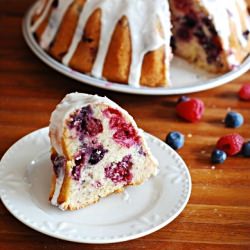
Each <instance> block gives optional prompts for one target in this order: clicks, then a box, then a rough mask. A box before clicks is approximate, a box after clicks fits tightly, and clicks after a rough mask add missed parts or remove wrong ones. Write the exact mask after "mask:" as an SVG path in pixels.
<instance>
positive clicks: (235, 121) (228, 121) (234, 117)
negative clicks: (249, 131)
mask: <svg viewBox="0 0 250 250" xmlns="http://www.w3.org/2000/svg"><path fill="white" fill-rule="evenodd" d="M243 123H244V118H243V116H242V115H241V114H240V113H237V112H229V113H227V115H226V118H225V125H226V127H228V128H238V127H240V126H241V125H242V124H243Z"/></svg>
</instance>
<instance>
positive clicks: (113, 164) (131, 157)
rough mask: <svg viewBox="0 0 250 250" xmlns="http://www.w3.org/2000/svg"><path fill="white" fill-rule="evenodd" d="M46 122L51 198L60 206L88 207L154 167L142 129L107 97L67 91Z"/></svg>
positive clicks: (139, 179) (141, 178) (140, 179)
mask: <svg viewBox="0 0 250 250" xmlns="http://www.w3.org/2000/svg"><path fill="white" fill-rule="evenodd" d="M50 122H51V123H50V133H49V135H50V139H51V144H52V150H51V160H52V163H53V169H54V171H53V177H52V186H51V193H50V201H51V203H52V204H53V205H55V206H59V208H61V209H62V210H76V209H80V208H83V207H86V206H88V205H90V204H93V203H95V202H97V201H98V200H99V199H100V198H101V197H105V196H107V195H109V194H112V193H114V192H120V191H123V189H124V187H125V186H128V185H139V184H141V183H143V182H145V181H146V180H147V179H148V178H149V177H151V176H153V175H156V173H157V169H158V163H157V161H156V159H155V158H154V157H153V156H152V154H151V153H150V150H149V148H148V147H147V145H146V142H145V140H144V138H143V133H142V130H140V129H138V127H137V125H136V123H135V121H134V120H133V118H132V117H131V116H130V115H129V114H128V113H127V112H126V111H125V110H124V109H122V108H121V107H119V106H118V105H117V104H115V103H114V102H112V101H111V100H109V99H108V98H106V97H99V96H97V95H95V96H92V95H87V94H80V93H72V94H68V95H67V96H66V97H65V98H64V99H63V100H62V102H61V103H60V104H59V105H58V106H57V107H56V109H55V111H54V112H53V113H52V115H51V121H50Z"/></svg>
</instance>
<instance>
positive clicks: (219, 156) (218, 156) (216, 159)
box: [211, 149, 227, 164]
mask: <svg viewBox="0 0 250 250" xmlns="http://www.w3.org/2000/svg"><path fill="white" fill-rule="evenodd" d="M226 159H227V154H226V153H225V152H224V151H222V150H219V149H215V150H214V151H213V152H212V156H211V161H212V163H214V164H219V163H223V162H224V161H225V160H226Z"/></svg>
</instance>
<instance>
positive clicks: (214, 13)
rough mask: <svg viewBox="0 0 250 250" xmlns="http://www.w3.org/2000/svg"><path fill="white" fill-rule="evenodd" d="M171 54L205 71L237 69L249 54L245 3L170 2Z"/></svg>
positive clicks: (222, 0)
mask: <svg viewBox="0 0 250 250" xmlns="http://www.w3.org/2000/svg"><path fill="white" fill-rule="evenodd" d="M169 2H170V8H171V13H172V23H173V35H174V38H173V41H172V42H173V47H174V53H175V54H177V55H179V56H181V57H183V58H186V59H188V60H189V61H191V62H193V63H195V64H196V65H198V66H200V67H202V68H205V69H206V70H208V71H211V72H215V73H219V72H226V71H230V70H232V69H234V68H235V67H237V66H238V65H239V64H240V63H242V61H243V60H244V58H245V57H246V56H247V55H248V54H249V51H250V36H249V33H250V22H249V17H248V13H247V6H246V3H245V1H244V0H218V1H215V0H169Z"/></svg>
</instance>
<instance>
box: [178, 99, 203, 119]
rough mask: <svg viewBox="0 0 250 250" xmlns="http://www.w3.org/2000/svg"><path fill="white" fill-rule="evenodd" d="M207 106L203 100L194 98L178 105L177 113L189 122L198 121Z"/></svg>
mask: <svg viewBox="0 0 250 250" xmlns="http://www.w3.org/2000/svg"><path fill="white" fill-rule="evenodd" d="M204 110H205V107H204V103H203V101H201V100H200V99H196V98H192V99H189V100H187V101H184V102H180V103H178V104H177V106H176V112H177V114H178V115H179V116H180V117H181V118H183V119H185V120H186V121H189V122H197V121H199V120H200V119H201V118H202V115H203V113H204Z"/></svg>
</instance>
